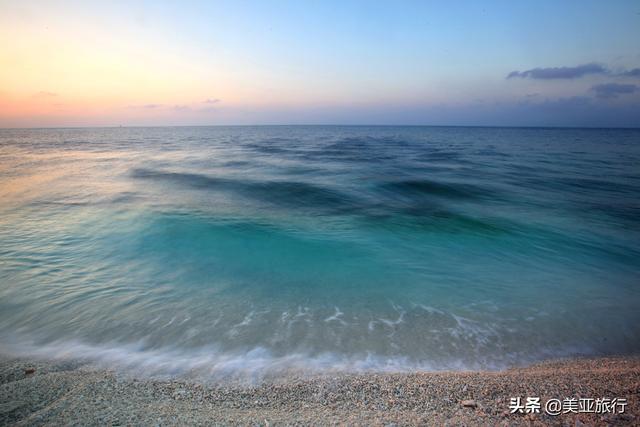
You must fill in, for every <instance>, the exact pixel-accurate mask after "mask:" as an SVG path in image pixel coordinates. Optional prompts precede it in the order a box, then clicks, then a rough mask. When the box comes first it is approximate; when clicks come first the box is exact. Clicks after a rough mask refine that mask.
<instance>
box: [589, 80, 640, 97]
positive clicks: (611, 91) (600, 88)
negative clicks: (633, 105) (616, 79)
mask: <svg viewBox="0 0 640 427" xmlns="http://www.w3.org/2000/svg"><path fill="white" fill-rule="evenodd" d="M637 90H638V86H636V85H631V84H620V83H603V84H599V85H595V86H592V87H591V91H593V92H595V94H596V96H597V97H598V98H602V99H611V98H617V97H618V96H620V95H626V94H629V93H634V92H636V91H637Z"/></svg>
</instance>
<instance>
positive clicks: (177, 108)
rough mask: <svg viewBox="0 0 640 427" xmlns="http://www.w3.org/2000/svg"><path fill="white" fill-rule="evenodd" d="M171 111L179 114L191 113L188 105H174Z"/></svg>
mask: <svg viewBox="0 0 640 427" xmlns="http://www.w3.org/2000/svg"><path fill="white" fill-rule="evenodd" d="M171 109H172V110H173V111H179V112H188V111H191V107H189V106H188V105H174V106H173V107H172V108H171Z"/></svg>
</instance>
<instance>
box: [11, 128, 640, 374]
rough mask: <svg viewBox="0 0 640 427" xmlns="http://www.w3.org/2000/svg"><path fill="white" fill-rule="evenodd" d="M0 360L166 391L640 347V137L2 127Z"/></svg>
mask: <svg viewBox="0 0 640 427" xmlns="http://www.w3.org/2000/svg"><path fill="white" fill-rule="evenodd" d="M0 179H1V181H0V183H1V184H0V331H1V332H0V345H1V348H2V352H4V353H12V354H29V355H40V356H44V357H59V358H65V357H82V358H86V359H87V360H90V361H95V362H96V363H104V364H108V365H109V366H113V367H116V368H117V367H120V368H122V369H135V370H136V372H148V373H150V374H159V375H165V374H168V375H180V374H189V373H191V374H193V373H194V372H196V373H197V375H202V376H208V377H213V378H219V377H229V376H249V377H251V378H255V377H262V376H264V375H268V374H270V373H279V372H281V371H283V370H289V369H301V370H308V371H324V370H332V369H338V370H346V371H363V370H374V371H375V370H385V371H388V370H394V371H395V370H399V371H405V370H415V369H428V370H437V369H477V368H485V369H499V368H503V367H506V366H510V365H513V364H523V363H528V362H532V361H536V360H541V359H545V358H550V357H558V356H571V355H599V354H629V353H638V352H639V351H640V326H639V325H640V323H639V322H638V321H639V320H640V310H639V307H640V305H639V304H640V280H639V279H640V267H639V266H640V130H597V129H592V130H588V129H515V128H505V129H501V128H445V127H442V128H441V127H333V126H316V127H303V126H300V127H286V126H282V127H191V128H190V127H180V128H109V129H55V130H53V129H49V130H45V129H43V130H0Z"/></svg>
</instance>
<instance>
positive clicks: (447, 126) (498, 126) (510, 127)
mask: <svg viewBox="0 0 640 427" xmlns="http://www.w3.org/2000/svg"><path fill="white" fill-rule="evenodd" d="M329 126H331V127H437V128H489V129H491V128H493V129H594V130H596V129H609V130H614V129H620V130H640V126H636V127H631V126H553V125H546V126H536V125H521V126H518V125H428V124H420V125H416V124H331V123H324V124H224V125H223V124H209V125H103V126H91V125H88V126H15V127H0V130H46V129H51V130H55V129H121V128H188V127H202V128H204V127H329Z"/></svg>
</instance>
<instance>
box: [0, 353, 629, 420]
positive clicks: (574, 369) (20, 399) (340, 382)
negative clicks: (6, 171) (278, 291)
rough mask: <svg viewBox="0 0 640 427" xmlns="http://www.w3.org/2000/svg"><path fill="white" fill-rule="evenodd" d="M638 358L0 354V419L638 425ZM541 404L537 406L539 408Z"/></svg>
mask: <svg viewBox="0 0 640 427" xmlns="http://www.w3.org/2000/svg"><path fill="white" fill-rule="evenodd" d="M518 396H520V397H522V398H523V399H524V398H526V397H527V396H531V397H540V398H541V401H542V402H543V405H544V402H545V401H546V400H547V399H551V398H557V399H560V400H562V399H564V398H570V397H576V398H580V397H582V398H602V397H604V398H626V399H627V402H628V405H627V407H626V411H625V413H623V414H593V413H590V414H587V413H579V414H572V413H570V414H561V415H558V416H549V415H546V414H544V413H541V414H510V413H509V399H510V398H511V397H518ZM639 397H640V358H638V357H625V358H622V357H621V358H598V359H578V360H564V361H553V362H545V363H541V364H537V365H534V366H530V367H526V368H515V369H510V370H506V371H501V372H439V373H428V372H424V373H422V372H421V373H411V374H326V375H322V376H313V377H293V376H292V377H288V378H282V379H279V380H277V381H269V382H263V383H260V384H254V385H246V384H245V385H240V384H230V383H215V382H207V383H202V382H195V381H187V380H184V379H182V380H181V379H173V380H158V379H148V378H147V379H145V378H143V377H138V378H135V377H132V376H131V375H126V376H125V375H123V374H118V373H116V372H113V371H109V370H101V369H96V368H93V367H90V366H87V365H82V364H79V363H72V362H44V361H39V360H28V359H12V358H7V357H5V358H2V359H0V425H13V424H15V425H29V426H31V425H263V426H264V425H269V426H273V425H336V424H338V425H482V426H487V425H570V426H575V425H578V426H581V425H640V402H639ZM543 409H544V407H543Z"/></svg>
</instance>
